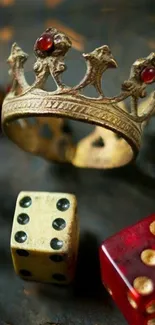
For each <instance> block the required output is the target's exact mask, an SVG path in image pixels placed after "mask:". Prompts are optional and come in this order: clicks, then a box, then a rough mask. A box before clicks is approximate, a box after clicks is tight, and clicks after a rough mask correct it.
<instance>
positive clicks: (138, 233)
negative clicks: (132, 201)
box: [100, 214, 155, 325]
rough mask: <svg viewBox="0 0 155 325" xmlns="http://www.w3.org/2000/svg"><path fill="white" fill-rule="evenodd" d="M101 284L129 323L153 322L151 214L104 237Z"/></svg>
mask: <svg viewBox="0 0 155 325" xmlns="http://www.w3.org/2000/svg"><path fill="white" fill-rule="evenodd" d="M100 265H101V278H102V283H103V285H104V286H105V287H106V289H107V290H108V291H109V293H110V294H111V296H112V298H113V300H114V301H115V303H116V304H117V306H118V307H119V309H120V310H121V311H122V313H123V315H124V317H125V318H126V320H127V321H128V323H129V324H130V325H155V214H154V215H151V216H149V217H147V218H145V219H143V220H142V221H140V222H138V223H136V224H135V225H134V226H131V227H128V228H126V229H124V230H122V231H120V232H119V233H117V234H116V235H114V236H112V237H111V238H108V239H107V240H105V241H104V242H103V243H102V245H101V247H100Z"/></svg>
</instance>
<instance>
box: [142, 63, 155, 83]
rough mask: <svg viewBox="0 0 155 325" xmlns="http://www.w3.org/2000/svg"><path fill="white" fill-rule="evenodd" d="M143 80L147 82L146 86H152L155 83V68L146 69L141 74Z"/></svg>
mask: <svg viewBox="0 0 155 325" xmlns="http://www.w3.org/2000/svg"><path fill="white" fill-rule="evenodd" d="M141 80H142V81H143V82H145V83H146V84H151V83H152V82H154V81H155V68H153V67H150V68H148V67H146V68H145V69H144V70H143V71H142V72H141Z"/></svg>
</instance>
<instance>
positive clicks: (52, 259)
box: [50, 254, 64, 263]
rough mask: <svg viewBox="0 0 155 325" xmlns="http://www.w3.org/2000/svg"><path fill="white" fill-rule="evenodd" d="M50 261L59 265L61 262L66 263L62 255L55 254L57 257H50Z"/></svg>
mask: <svg viewBox="0 0 155 325" xmlns="http://www.w3.org/2000/svg"><path fill="white" fill-rule="evenodd" d="M50 260H51V261H53V262H56V263H59V262H63V261H64V257H63V256H62V255H57V254H55V255H51V256H50Z"/></svg>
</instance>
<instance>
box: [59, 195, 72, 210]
mask: <svg viewBox="0 0 155 325" xmlns="http://www.w3.org/2000/svg"><path fill="white" fill-rule="evenodd" d="M69 207H70V202H69V200H68V199H66V198H62V199H60V200H59V201H58V202H57V209H58V210H59V211H66V210H68V209H69Z"/></svg>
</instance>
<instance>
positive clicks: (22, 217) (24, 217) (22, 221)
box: [17, 213, 30, 225]
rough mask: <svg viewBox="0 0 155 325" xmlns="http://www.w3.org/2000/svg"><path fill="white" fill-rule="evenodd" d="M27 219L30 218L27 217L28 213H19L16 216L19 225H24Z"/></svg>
mask: <svg viewBox="0 0 155 325" xmlns="http://www.w3.org/2000/svg"><path fill="white" fill-rule="evenodd" d="M29 220H30V218H29V216H28V214H26V213H21V214H19V216H18V217H17V221H18V223H19V224H20V225H26V224H27V223H28V222H29Z"/></svg>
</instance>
